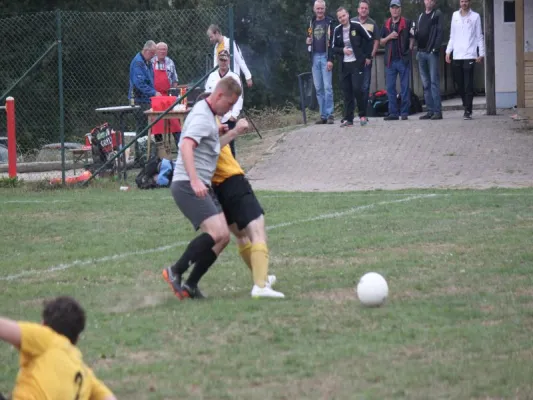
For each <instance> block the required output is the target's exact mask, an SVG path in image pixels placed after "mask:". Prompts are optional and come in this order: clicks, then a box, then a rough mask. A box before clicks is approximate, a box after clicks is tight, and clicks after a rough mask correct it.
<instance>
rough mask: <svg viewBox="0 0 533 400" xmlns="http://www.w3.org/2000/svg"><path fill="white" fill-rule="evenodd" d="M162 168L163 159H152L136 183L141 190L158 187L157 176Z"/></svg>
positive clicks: (140, 173) (136, 179)
mask: <svg viewBox="0 0 533 400" xmlns="http://www.w3.org/2000/svg"><path fill="white" fill-rule="evenodd" d="M160 168H161V159H160V158H159V157H157V156H155V157H151V158H150V159H149V160H148V162H147V163H146V164H145V165H144V167H143V168H142V169H141V171H140V172H139V174H138V175H137V177H136V178H135V183H136V184H137V187H138V188H139V189H155V188H156V187H158V186H157V175H158V174H159V169H160Z"/></svg>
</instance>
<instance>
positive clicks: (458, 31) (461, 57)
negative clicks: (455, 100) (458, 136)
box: [446, 0, 485, 120]
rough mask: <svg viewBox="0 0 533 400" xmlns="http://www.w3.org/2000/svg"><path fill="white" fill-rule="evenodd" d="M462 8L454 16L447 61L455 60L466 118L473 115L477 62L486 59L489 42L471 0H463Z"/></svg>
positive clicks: (455, 69)
mask: <svg viewBox="0 0 533 400" xmlns="http://www.w3.org/2000/svg"><path fill="white" fill-rule="evenodd" d="M460 5H461V9H460V10H458V11H455V12H454V13H453V16H452V24H451V28H450V41H449V42H448V47H447V48H446V62H447V63H448V64H450V63H452V52H453V63H452V69H453V76H454V81H455V84H456V85H457V89H458V91H459V94H460V95H461V99H462V100H463V107H464V110H465V113H464V119H465V120H469V119H472V102H473V100H474V65H475V63H480V62H482V61H483V57H484V56H485V44H484V41H483V32H482V31H481V18H480V16H479V14H478V13H477V12H475V11H472V9H471V8H470V0H460Z"/></svg>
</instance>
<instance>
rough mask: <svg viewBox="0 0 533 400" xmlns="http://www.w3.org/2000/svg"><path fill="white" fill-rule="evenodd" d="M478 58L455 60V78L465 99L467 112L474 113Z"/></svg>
mask: <svg viewBox="0 0 533 400" xmlns="http://www.w3.org/2000/svg"><path fill="white" fill-rule="evenodd" d="M475 65H476V60H453V62H452V69H453V80H454V82H455V86H456V88H457V92H458V93H459V94H460V95H461V99H462V100H463V107H464V109H465V112H469V113H472V103H473V101H474V66H475Z"/></svg>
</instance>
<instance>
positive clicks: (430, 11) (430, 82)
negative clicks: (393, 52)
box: [415, 0, 443, 120]
mask: <svg viewBox="0 0 533 400" xmlns="http://www.w3.org/2000/svg"><path fill="white" fill-rule="evenodd" d="M435 3H436V0H424V5H425V8H426V9H425V11H424V12H423V13H421V14H420V16H419V17H418V21H417V26H416V31H415V39H416V41H417V43H418V53H417V55H416V57H417V60H418V69H419V70H420V78H421V79H422V87H423V88H424V100H425V102H426V108H427V113H426V114H425V115H422V116H421V117H420V119H431V120H438V119H442V104H441V98H440V76H439V58H440V57H439V54H440V47H441V45H442V39H443V26H442V13H441V12H440V10H438V9H435Z"/></svg>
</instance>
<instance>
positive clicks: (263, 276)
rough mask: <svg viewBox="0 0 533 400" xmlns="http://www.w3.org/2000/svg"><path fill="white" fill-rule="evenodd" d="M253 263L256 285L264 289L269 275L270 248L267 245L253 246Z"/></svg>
mask: <svg viewBox="0 0 533 400" xmlns="http://www.w3.org/2000/svg"><path fill="white" fill-rule="evenodd" d="M251 261H252V275H253V278H254V284H255V285H257V286H259V287H260V288H263V287H265V285H266V282H267V275H268V247H267V245H266V243H256V244H252V248H251Z"/></svg>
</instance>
